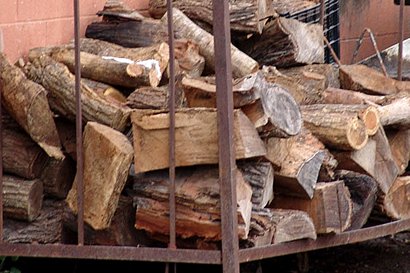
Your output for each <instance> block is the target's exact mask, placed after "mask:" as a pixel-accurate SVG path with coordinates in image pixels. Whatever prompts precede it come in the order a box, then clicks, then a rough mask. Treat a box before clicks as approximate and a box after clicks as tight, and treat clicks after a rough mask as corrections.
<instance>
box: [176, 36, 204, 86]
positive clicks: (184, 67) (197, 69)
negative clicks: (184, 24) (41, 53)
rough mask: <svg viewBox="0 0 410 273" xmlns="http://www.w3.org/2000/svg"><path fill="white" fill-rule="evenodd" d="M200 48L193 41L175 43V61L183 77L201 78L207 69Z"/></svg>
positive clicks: (179, 40)
mask: <svg viewBox="0 0 410 273" xmlns="http://www.w3.org/2000/svg"><path fill="white" fill-rule="evenodd" d="M199 52H200V47H199V45H198V44H196V43H195V42H193V41H192V40H187V39H177V40H176V41H175V59H176V61H177V62H178V66H179V68H180V70H181V71H182V74H183V75H186V76H189V77H192V78H194V77H199V76H201V75H202V72H203V71H204V69H205V58H204V57H203V56H201V55H200V53H199Z"/></svg>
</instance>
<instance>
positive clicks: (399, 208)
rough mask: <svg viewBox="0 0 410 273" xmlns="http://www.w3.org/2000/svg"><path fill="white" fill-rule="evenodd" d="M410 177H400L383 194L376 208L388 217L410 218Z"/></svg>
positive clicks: (397, 218)
mask: <svg viewBox="0 0 410 273" xmlns="http://www.w3.org/2000/svg"><path fill="white" fill-rule="evenodd" d="M409 192H410V177H409V176H403V177H398V178H397V179H396V180H395V181H394V183H393V185H392V186H391V188H390V189H389V191H388V192H387V193H386V194H381V195H380V196H379V199H378V200H377V206H376V208H377V209H378V210H379V211H381V212H382V213H383V214H385V215H387V216H388V217H390V218H392V219H395V220H401V219H408V218H410V197H409Z"/></svg>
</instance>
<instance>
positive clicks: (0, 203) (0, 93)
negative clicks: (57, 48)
mask: <svg viewBox="0 0 410 273" xmlns="http://www.w3.org/2000/svg"><path fill="white" fill-rule="evenodd" d="M0 36H1V33H0ZM1 43H2V41H1V37H0V52H1V51H2V44H1ZM2 96H3V83H2V80H1V79H0V243H3V156H2V155H3V113H2V111H3V109H2V105H1V104H2V101H1V97H2Z"/></svg>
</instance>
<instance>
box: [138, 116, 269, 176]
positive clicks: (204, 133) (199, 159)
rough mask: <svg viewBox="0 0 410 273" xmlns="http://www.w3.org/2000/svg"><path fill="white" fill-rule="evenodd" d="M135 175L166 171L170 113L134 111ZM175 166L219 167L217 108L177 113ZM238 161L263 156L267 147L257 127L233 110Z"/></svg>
mask: <svg viewBox="0 0 410 273" xmlns="http://www.w3.org/2000/svg"><path fill="white" fill-rule="evenodd" d="M131 118H132V123H133V134H134V149H135V154H136V155H138V156H136V157H135V162H134V164H135V172H136V173H141V172H147V171H151V170H159V169H164V168H167V167H168V166H169V162H168V126H169V125H168V124H169V122H168V121H169V114H168V112H164V111H152V110H134V112H133V113H132V117H131ZM175 122H176V132H175V133H176V136H175V138H176V143H179V144H178V145H177V146H176V147H175V148H176V151H175V153H176V161H175V163H176V166H177V167H180V166H192V165H200V164H216V163H217V162H218V145H217V143H218V141H217V139H218V134H217V118H216V111H215V109H205V108H190V109H183V110H182V109H181V110H179V111H177V113H176V119H175ZM233 126H234V132H233V135H234V139H235V151H236V159H244V158H252V157H259V156H264V155H265V154H266V149H265V146H264V144H263V142H262V140H261V139H260V138H259V136H258V134H257V132H256V130H255V127H254V126H253V124H252V123H251V122H250V121H249V119H248V118H247V117H246V116H245V115H244V114H243V113H242V112H241V111H240V110H235V111H234V120H233Z"/></svg>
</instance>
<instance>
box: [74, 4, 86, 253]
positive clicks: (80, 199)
mask: <svg viewBox="0 0 410 273" xmlns="http://www.w3.org/2000/svg"><path fill="white" fill-rule="evenodd" d="M74 45H75V98H76V119H75V124H76V149H77V174H76V181H77V211H78V216H77V217H78V218H77V231H78V245H80V246H82V245H84V183H83V178H84V170H83V166H84V165H83V162H84V158H83V132H82V131H83V128H82V116H83V115H82V108H81V88H80V84H81V60H80V4H79V0H74Z"/></svg>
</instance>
